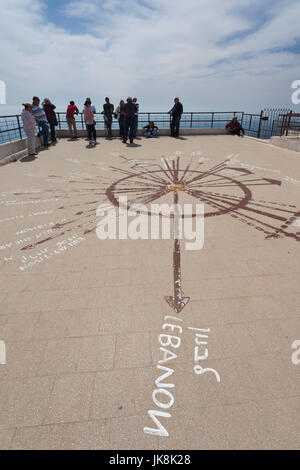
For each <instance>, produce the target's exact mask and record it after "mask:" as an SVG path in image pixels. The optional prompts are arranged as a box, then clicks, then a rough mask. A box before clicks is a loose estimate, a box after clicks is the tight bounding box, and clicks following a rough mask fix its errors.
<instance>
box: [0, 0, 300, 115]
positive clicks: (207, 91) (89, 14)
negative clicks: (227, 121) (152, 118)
mask: <svg viewBox="0 0 300 470" xmlns="http://www.w3.org/2000/svg"><path fill="white" fill-rule="evenodd" d="M0 12H1V13H0V38H1V47H0V80H4V81H5V83H6V86H7V98H6V100H7V105H0V114H2V115H3V114H5V113H13V112H19V111H20V110H21V104H22V103H23V102H25V101H31V98H32V96H33V95H38V96H40V97H41V98H45V97H49V98H50V99H51V100H52V101H53V102H54V103H55V104H56V105H57V108H59V110H65V108H66V104H67V103H68V101H69V100H70V99H74V100H75V101H76V103H78V104H79V105H80V107H81V106H82V103H83V100H84V98H85V97H87V96H90V97H91V98H92V100H93V102H94V104H95V105H96V107H98V108H100V107H102V104H103V101H104V97H105V96H107V95H108V96H110V97H111V101H112V102H113V103H117V102H118V101H119V100H120V99H121V98H126V97H127V96H128V95H131V96H132V95H133V96H137V97H138V99H139V102H140V106H141V110H142V111H148V110H149V111H154V110H157V111H163V110H168V109H170V107H171V104H172V101H173V98H174V96H179V97H180V99H181V101H182V103H183V104H184V109H185V111H211V110H219V111H232V110H238V111H248V112H255V111H258V110H260V109H261V108H263V107H268V106H270V107H275V106H283V107H293V108H294V109H296V110H297V111H298V112H300V104H299V105H298V106H292V104H291V93H292V90H291V84H292V82H293V81H294V80H297V79H299V80H300V60H299V59H300V26H299V24H300V1H299V0H184V1H182V0H152V1H150V0H95V1H90V0H86V1H85V0H82V1H68V0H65V1H58V0H10V1H8V0H0ZM297 108H298V109H297Z"/></svg>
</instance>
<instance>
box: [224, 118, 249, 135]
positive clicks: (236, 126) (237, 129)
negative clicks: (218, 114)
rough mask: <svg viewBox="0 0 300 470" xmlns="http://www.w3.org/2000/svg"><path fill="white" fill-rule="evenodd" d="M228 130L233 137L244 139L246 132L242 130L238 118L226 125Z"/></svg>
mask: <svg viewBox="0 0 300 470" xmlns="http://www.w3.org/2000/svg"><path fill="white" fill-rule="evenodd" d="M226 130H227V131H228V132H229V133H230V134H232V135H239V136H240V137H244V133H245V131H244V129H243V128H242V124H241V123H240V122H239V121H238V120H237V117H234V118H232V120H231V121H229V123H228V124H226Z"/></svg>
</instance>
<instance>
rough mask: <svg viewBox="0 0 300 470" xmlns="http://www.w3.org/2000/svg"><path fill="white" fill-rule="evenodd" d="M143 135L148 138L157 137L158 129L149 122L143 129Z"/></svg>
mask: <svg viewBox="0 0 300 470" xmlns="http://www.w3.org/2000/svg"><path fill="white" fill-rule="evenodd" d="M145 134H146V137H148V138H151V137H158V127H157V126H156V125H155V124H154V122H153V121H149V123H148V125H147V126H144V127H143V135H145Z"/></svg>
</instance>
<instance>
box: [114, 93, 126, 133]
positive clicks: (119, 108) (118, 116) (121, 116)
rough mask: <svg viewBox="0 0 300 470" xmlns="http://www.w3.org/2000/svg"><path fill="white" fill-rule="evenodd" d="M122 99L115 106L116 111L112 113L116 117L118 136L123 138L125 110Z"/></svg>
mask: <svg viewBox="0 0 300 470" xmlns="http://www.w3.org/2000/svg"><path fill="white" fill-rule="evenodd" d="M124 105H125V103H124V100H121V101H120V104H119V106H117V108H116V112H115V114H114V116H115V118H116V119H118V122H119V128H120V137H121V139H122V140H123V139H124V126H125V112H124Z"/></svg>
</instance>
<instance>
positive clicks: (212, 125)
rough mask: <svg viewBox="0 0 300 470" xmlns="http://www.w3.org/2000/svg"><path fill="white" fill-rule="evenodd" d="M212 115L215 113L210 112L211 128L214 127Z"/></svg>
mask: <svg viewBox="0 0 300 470" xmlns="http://www.w3.org/2000/svg"><path fill="white" fill-rule="evenodd" d="M214 115H215V113H214V112H212V113H211V128H213V127H214Z"/></svg>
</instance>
